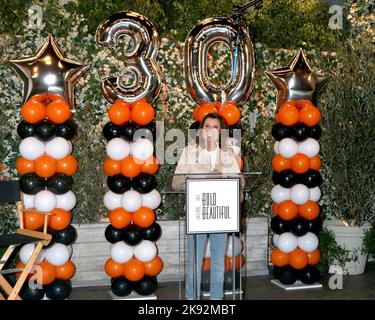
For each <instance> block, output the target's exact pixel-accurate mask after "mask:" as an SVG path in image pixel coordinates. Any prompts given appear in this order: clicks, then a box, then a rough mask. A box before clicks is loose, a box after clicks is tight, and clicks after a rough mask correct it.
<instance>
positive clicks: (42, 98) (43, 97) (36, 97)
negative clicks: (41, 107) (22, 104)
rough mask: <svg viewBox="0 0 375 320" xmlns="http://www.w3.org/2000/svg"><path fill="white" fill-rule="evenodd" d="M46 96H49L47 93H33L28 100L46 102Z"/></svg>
mask: <svg viewBox="0 0 375 320" xmlns="http://www.w3.org/2000/svg"><path fill="white" fill-rule="evenodd" d="M48 96H49V95H48V93H38V94H34V95H33V96H32V97H31V98H30V100H35V101H38V102H41V103H46V101H47V100H48V99H49V98H48Z"/></svg>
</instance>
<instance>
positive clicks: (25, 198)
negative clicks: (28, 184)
mask: <svg viewBox="0 0 375 320" xmlns="http://www.w3.org/2000/svg"><path fill="white" fill-rule="evenodd" d="M34 198H35V195H31V194H27V193H23V192H21V199H22V203H23V208H24V209H31V208H34Z"/></svg>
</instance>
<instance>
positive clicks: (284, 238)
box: [277, 232, 298, 253]
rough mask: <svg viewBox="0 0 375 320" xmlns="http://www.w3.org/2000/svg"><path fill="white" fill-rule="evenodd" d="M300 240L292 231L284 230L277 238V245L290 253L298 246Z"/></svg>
mask: <svg viewBox="0 0 375 320" xmlns="http://www.w3.org/2000/svg"><path fill="white" fill-rule="evenodd" d="M297 244H298V240H297V237H296V236H295V235H294V234H292V233H291V232H284V233H282V234H281V235H280V237H279V239H278V240H277V247H278V248H279V249H280V250H281V251H283V252H285V253H290V252H292V251H293V250H294V249H296V248H297Z"/></svg>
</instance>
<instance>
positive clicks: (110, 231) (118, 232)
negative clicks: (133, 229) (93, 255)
mask: <svg viewBox="0 0 375 320" xmlns="http://www.w3.org/2000/svg"><path fill="white" fill-rule="evenodd" d="M104 236H105V238H106V239H107V241H108V242H110V243H116V242H119V241H122V240H123V238H124V229H116V228H115V227H113V226H112V225H111V224H109V225H108V226H107V228H106V229H105V232H104Z"/></svg>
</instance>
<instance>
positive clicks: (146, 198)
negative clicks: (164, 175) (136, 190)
mask: <svg viewBox="0 0 375 320" xmlns="http://www.w3.org/2000/svg"><path fill="white" fill-rule="evenodd" d="M160 203H161V195H160V192H159V191H158V190H156V189H153V190H152V191H150V192H148V193H143V194H142V206H144V207H147V208H150V209H152V210H155V209H156V208H157V207H159V205H160Z"/></svg>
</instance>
